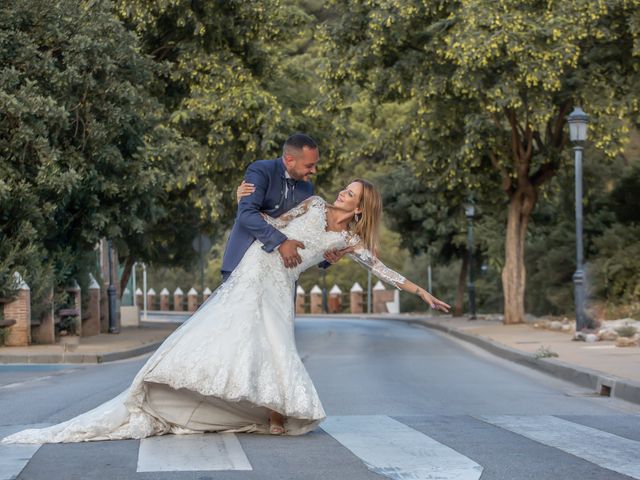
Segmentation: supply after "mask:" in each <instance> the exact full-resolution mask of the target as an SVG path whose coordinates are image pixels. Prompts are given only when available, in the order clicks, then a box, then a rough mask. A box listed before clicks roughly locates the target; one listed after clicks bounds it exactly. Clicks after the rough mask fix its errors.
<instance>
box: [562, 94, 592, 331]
mask: <svg viewBox="0 0 640 480" xmlns="http://www.w3.org/2000/svg"><path fill="white" fill-rule="evenodd" d="M567 122H568V123H569V138H570V139H571V142H572V143H573V152H574V157H575V169H576V272H575V273H574V274H573V294H574V301H575V305H576V332H579V331H580V330H582V329H584V328H587V327H588V326H589V325H588V322H587V317H586V314H585V311H584V303H585V289H584V268H583V260H584V247H583V245H582V151H583V144H584V142H585V141H586V140H587V126H588V125H589V115H587V114H586V113H584V112H583V111H582V109H581V108H580V107H575V108H574V109H573V112H571V114H570V115H569V116H568V117H567Z"/></svg>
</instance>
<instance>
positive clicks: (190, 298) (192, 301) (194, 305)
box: [187, 287, 198, 312]
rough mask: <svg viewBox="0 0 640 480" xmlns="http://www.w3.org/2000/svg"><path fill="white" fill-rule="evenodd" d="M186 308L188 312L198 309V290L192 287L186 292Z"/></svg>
mask: <svg viewBox="0 0 640 480" xmlns="http://www.w3.org/2000/svg"><path fill="white" fill-rule="evenodd" d="M187 309H188V310H189V311H190V312H195V311H196V310H197V309H198V291H197V290H196V289H195V288H193V287H191V290H189V291H188V292H187Z"/></svg>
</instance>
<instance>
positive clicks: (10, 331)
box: [4, 272, 31, 347]
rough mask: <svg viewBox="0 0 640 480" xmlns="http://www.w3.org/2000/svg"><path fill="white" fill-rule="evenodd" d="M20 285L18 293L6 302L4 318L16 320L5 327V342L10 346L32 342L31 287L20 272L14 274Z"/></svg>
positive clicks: (22, 345) (21, 345) (17, 283)
mask: <svg viewBox="0 0 640 480" xmlns="http://www.w3.org/2000/svg"><path fill="white" fill-rule="evenodd" d="M13 277H14V279H15V282H16V285H17V287H18V295H17V296H16V298H15V299H13V300H12V301H11V302H9V303H5V304H4V319H5V320H15V321H16V323H14V324H13V325H12V326H10V327H6V328H5V337H4V344H5V345H7V346H10V347H24V346H26V345H29V344H30V343H31V289H30V288H29V285H27V283H26V282H25V281H24V280H23V279H22V277H21V276H20V274H19V273H18V272H15V273H14V274H13Z"/></svg>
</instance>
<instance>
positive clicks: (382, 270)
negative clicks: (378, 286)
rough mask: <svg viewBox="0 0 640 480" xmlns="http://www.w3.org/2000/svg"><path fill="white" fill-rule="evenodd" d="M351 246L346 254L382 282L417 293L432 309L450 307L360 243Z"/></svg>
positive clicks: (446, 310) (443, 309)
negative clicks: (388, 265)
mask: <svg viewBox="0 0 640 480" xmlns="http://www.w3.org/2000/svg"><path fill="white" fill-rule="evenodd" d="M353 248H354V250H353V252H351V253H349V254H347V255H348V256H349V258H351V259H352V260H355V261H356V262H357V263H359V264H360V265H362V266H363V267H365V268H366V269H367V270H371V273H373V274H374V275H375V276H376V277H378V278H379V279H380V280H382V281H383V282H386V283H389V284H391V285H393V286H394V287H396V288H398V289H400V290H404V291H405V292H409V293H412V294H414V295H417V296H418V297H420V298H421V299H422V301H423V302H425V303H426V304H427V305H429V306H430V307H431V308H433V309H434V310H440V311H443V312H448V311H449V309H450V308H451V306H450V305H448V304H447V303H445V302H443V301H442V300H440V299H438V298H436V297H434V296H433V295H431V294H430V293H429V292H427V291H426V290H425V289H424V288H422V287H421V286H419V285H416V284H415V283H413V282H412V281H410V280H408V279H406V278H405V277H403V276H402V275H400V274H399V273H398V272H396V271H394V270H392V269H390V268H389V267H387V266H386V265H385V264H384V263H382V262H381V261H380V260H379V259H378V258H377V257H376V256H375V255H373V254H372V253H371V252H370V251H369V250H367V249H366V248H364V246H363V245H362V244H356V245H355V246H354V247H353Z"/></svg>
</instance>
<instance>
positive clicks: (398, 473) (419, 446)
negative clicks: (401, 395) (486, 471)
mask: <svg viewBox="0 0 640 480" xmlns="http://www.w3.org/2000/svg"><path fill="white" fill-rule="evenodd" d="M321 426H322V429H323V430H324V431H325V432H327V433H328V434H329V435H331V436H332V437H333V438H335V439H336V440H337V441H338V442H340V443H341V444H342V445H344V446H345V447H346V448H347V449H349V450H351V452H353V453H354V454H355V455H356V456H358V457H360V459H361V460H362V461H363V462H364V463H365V465H366V466H367V468H368V469H369V470H371V471H372V472H374V473H377V474H379V475H384V476H386V477H389V478H393V479H396V480H408V479H411V480H423V479H424V480H427V479H438V480H454V479H455V480H477V479H479V478H480V475H482V467H481V466H480V465H478V464H477V463H475V462H474V461H473V460H471V459H470V458H468V457H465V456H464V455H462V454H460V453H458V452H456V451H455V450H453V449H451V448H449V447H447V446H446V445H443V444H441V443H440V442H437V441H436V440H434V439H432V438H431V437H429V436H427V435H425V434H423V433H421V432H418V431H417V430H414V429H413V428H410V427H408V426H406V425H404V424H403V423H400V422H398V421H396V420H393V419H392V418H389V417H387V416H385V415H362V416H344V417H328V418H327V419H326V420H325V421H324V422H323V423H322V425H321Z"/></svg>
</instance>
